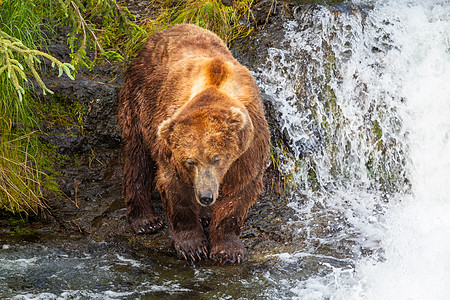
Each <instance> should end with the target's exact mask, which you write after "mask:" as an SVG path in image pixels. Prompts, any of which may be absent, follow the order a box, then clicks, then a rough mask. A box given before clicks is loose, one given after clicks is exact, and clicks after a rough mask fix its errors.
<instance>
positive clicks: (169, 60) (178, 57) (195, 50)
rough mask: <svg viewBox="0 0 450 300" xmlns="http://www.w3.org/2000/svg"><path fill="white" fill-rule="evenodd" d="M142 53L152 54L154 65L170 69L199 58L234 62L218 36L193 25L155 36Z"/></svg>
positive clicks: (186, 25) (183, 25)
mask: <svg viewBox="0 0 450 300" xmlns="http://www.w3.org/2000/svg"><path fill="white" fill-rule="evenodd" d="M142 51H144V52H151V54H152V57H151V58H150V59H151V60H152V61H153V63H155V64H158V65H159V66H165V67H168V68H170V67H171V66H172V65H173V64H174V63H178V62H180V61H183V60H192V59H197V58H213V57H223V59H224V60H229V61H230V60H231V61H234V58H233V56H232V55H231V53H230V51H229V50H228V48H227V46H226V45H225V43H224V42H223V41H222V40H221V39H220V38H219V37H218V36H217V35H215V34H214V33H212V32H210V31H209V30H206V29H203V28H200V27H198V26H195V25H191V24H180V25H175V26H173V27H171V28H169V29H166V30H163V31H160V32H158V33H156V34H153V35H152V36H151V37H150V38H149V40H148V41H147V44H146V45H145V46H144V48H143V49H142Z"/></svg>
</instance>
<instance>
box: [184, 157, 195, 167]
mask: <svg viewBox="0 0 450 300" xmlns="http://www.w3.org/2000/svg"><path fill="white" fill-rule="evenodd" d="M186 164H187V165H188V166H189V167H193V166H195V161H194V160H193V159H192V158H188V159H187V160H186Z"/></svg>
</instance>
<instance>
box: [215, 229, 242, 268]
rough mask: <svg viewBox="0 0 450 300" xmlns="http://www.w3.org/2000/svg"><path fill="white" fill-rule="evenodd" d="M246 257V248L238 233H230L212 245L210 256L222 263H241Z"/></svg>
mask: <svg viewBox="0 0 450 300" xmlns="http://www.w3.org/2000/svg"><path fill="white" fill-rule="evenodd" d="M245 257H246V253H245V248H244V245H243V244H242V242H241V241H240V240H239V238H238V237H237V236H236V235H229V236H227V237H226V238H224V239H222V240H221V241H220V242H217V243H215V244H214V245H213V246H212V247H211V251H210V254H209V258H210V259H211V260H213V261H215V262H218V263H220V264H227V263H229V264H240V263H242V262H244V260H245Z"/></svg>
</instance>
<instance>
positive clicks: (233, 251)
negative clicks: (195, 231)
mask: <svg viewBox="0 0 450 300" xmlns="http://www.w3.org/2000/svg"><path fill="white" fill-rule="evenodd" d="M260 186H261V182H260V179H257V180H255V181H254V182H253V184H250V185H248V186H247V187H246V188H244V189H243V190H241V191H239V192H234V191H233V192H230V191H227V189H226V188H224V189H223V190H222V196H221V197H220V199H218V201H217V203H215V204H214V205H212V206H211V224H210V227H209V244H210V254H209V257H210V259H211V260H214V261H216V262H219V263H223V264H226V263H231V264H235V263H241V262H243V261H244V260H245V257H246V251H245V248H244V245H243V244H242V242H241V240H240V239H239V235H240V234H241V227H242V225H243V224H244V221H245V218H246V217H247V212H248V209H249V208H250V206H251V205H252V204H253V203H254V202H255V201H256V197H257V194H258V192H259V190H260Z"/></svg>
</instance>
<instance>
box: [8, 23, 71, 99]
mask: <svg viewBox="0 0 450 300" xmlns="http://www.w3.org/2000/svg"><path fill="white" fill-rule="evenodd" d="M39 57H44V58H46V59H48V60H50V61H51V62H52V67H53V68H55V66H56V67H57V68H58V70H59V74H58V76H61V75H62V74H63V73H65V74H66V75H67V76H68V77H69V78H70V79H72V80H74V77H73V75H72V73H71V70H72V71H74V70H75V68H74V66H73V65H71V64H69V63H63V62H61V61H59V60H58V59H56V58H55V57H53V56H51V55H50V54H48V53H45V52H42V51H39V50H36V49H30V48H28V47H27V46H25V45H24V44H23V43H22V42H21V41H20V40H19V39H16V38H14V37H12V36H10V35H8V34H7V33H5V32H4V31H2V30H0V76H1V75H2V74H3V73H4V72H6V74H7V78H8V80H10V81H11V82H12V84H13V86H14V88H15V89H16V91H17V93H18V96H19V100H20V101H22V95H24V94H25V90H24V88H23V87H22V85H21V84H20V82H21V80H23V81H25V82H27V81H28V79H27V75H26V72H25V71H26V70H25V68H24V66H23V64H22V63H21V62H20V61H19V59H21V60H23V61H24V62H25V65H26V66H27V68H28V71H30V72H31V74H32V75H33V77H34V78H35V80H36V82H37V83H38V84H39V86H40V87H41V88H42V90H43V93H44V95H45V94H46V92H49V93H50V94H53V92H52V91H51V90H50V89H48V88H47V86H46V85H45V83H44V82H43V81H42V79H41V76H40V75H39V73H38V72H37V71H36V66H35V63H40V62H41V61H40V60H39Z"/></svg>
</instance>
